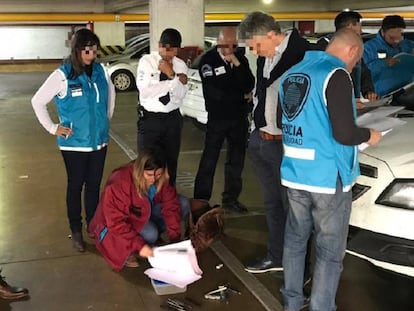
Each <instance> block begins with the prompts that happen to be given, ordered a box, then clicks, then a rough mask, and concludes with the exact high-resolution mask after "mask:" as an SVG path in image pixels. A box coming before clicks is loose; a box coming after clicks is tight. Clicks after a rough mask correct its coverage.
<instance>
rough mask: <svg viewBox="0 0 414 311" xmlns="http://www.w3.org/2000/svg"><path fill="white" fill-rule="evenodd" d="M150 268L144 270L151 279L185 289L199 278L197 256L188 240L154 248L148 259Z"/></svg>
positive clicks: (200, 273) (200, 272) (199, 270)
mask: <svg viewBox="0 0 414 311" xmlns="http://www.w3.org/2000/svg"><path fill="white" fill-rule="evenodd" d="M148 261H149V263H150V264H151V266H152V268H150V269H147V270H145V272H144V273H145V274H146V275H147V276H149V277H150V278H151V279H155V280H159V281H163V282H165V283H169V284H173V285H175V286H177V287H181V288H183V287H185V286H187V285H188V284H190V283H193V282H195V281H197V280H199V279H200V278H201V275H202V273H203V272H202V271H201V269H200V267H199V266H198V262H197V256H196V253H195V250H194V248H193V246H192V245H191V241H190V240H186V241H182V242H178V243H173V244H169V245H165V246H161V247H155V248H154V257H149V258H148Z"/></svg>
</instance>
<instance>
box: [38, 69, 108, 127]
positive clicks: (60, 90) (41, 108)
mask: <svg viewBox="0 0 414 311" xmlns="http://www.w3.org/2000/svg"><path fill="white" fill-rule="evenodd" d="M102 67H103V65H102ZM103 68H104V67H103ZM104 71H105V73H106V80H107V81H108V118H109V119H111V118H112V115H113V113H114V108H115V87H114V85H113V83H112V81H111V79H110V77H109V75H108V72H107V71H106V70H105V68H104ZM67 90H68V82H67V79H66V76H65V74H64V73H63V72H62V71H61V70H60V69H56V70H55V71H53V72H52V73H51V74H50V75H49V77H48V78H47V79H46V81H45V82H44V83H43V84H42V86H41V87H40V88H39V89H38V90H37V92H36V94H35V95H34V96H33V98H32V106H33V110H34V112H35V114H36V117H37V118H38V119H39V122H40V124H42V126H43V127H44V128H45V129H46V131H48V132H49V133H50V134H52V135H55V133H56V130H57V128H58V126H59V123H55V122H54V121H53V120H52V119H51V118H50V115H49V112H48V111H47V104H48V103H49V102H51V101H52V100H53V98H54V97H55V96H56V95H58V96H59V97H65V96H66V92H67Z"/></svg>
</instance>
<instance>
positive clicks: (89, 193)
mask: <svg viewBox="0 0 414 311" xmlns="http://www.w3.org/2000/svg"><path fill="white" fill-rule="evenodd" d="M106 151H107V147H104V148H102V149H101V150H96V151H92V152H79V151H63V150H61V153H62V156H63V161H64V162H65V167H66V174H67V189H66V207H67V215H68V219H69V226H70V229H71V231H72V232H81V231H82V216H81V213H82V190H83V188H84V187H85V189H84V197H83V199H84V206H85V216H86V224H87V225H88V226H89V223H90V221H91V220H92V218H93V216H94V214H95V210H96V208H97V206H98V202H99V190H100V186H101V181H102V174H103V169H104V164H105V158H106Z"/></svg>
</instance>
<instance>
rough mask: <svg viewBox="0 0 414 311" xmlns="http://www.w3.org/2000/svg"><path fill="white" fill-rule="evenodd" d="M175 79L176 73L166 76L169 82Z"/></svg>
mask: <svg viewBox="0 0 414 311" xmlns="http://www.w3.org/2000/svg"><path fill="white" fill-rule="evenodd" d="M175 77H176V73H175V72H174V73H173V74H172V75H171V76H168V79H169V80H172V79H174V78H175Z"/></svg>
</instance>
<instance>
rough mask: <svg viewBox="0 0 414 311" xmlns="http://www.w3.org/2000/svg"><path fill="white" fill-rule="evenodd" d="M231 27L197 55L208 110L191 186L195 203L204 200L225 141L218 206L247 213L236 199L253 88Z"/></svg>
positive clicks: (211, 187) (247, 63)
mask: <svg viewBox="0 0 414 311" xmlns="http://www.w3.org/2000/svg"><path fill="white" fill-rule="evenodd" d="M236 48H237V33H236V29H235V28H234V27H224V28H223V29H222V30H221V32H220V34H219V37H218V44H217V46H216V47H213V48H212V49H210V50H209V51H207V52H206V53H205V54H204V55H203V56H202V58H201V61H200V65H199V72H200V77H201V81H202V84H203V94H204V100H205V106H206V110H207V113H208V119H207V130H206V136H205V143H204V150H203V154H202V156H201V160H200V165H199V168H198V172H197V176H196V180H195V185H194V200H192V209H193V210H194V209H196V208H197V207H196V206H195V205H197V204H200V203H201V204H202V203H203V202H208V201H209V200H210V198H211V193H212V189H213V181H214V173H215V169H216V165H217V161H218V158H219V155H220V150H221V147H222V145H223V142H224V140H227V156H226V162H225V167H224V191H223V193H222V207H223V208H224V209H227V210H231V211H235V212H240V213H243V212H247V208H246V206H244V205H243V204H242V203H240V202H239V200H238V198H239V195H240V193H241V190H242V178H241V175H242V171H243V166H244V158H245V154H246V144H247V134H248V121H247V114H248V108H249V104H248V100H247V98H248V97H249V93H250V92H251V91H252V89H253V87H254V76H253V73H252V72H251V70H250V67H249V62H248V60H247V58H246V57H245V56H244V53H242V52H241V51H240V50H237V49H236Z"/></svg>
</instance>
